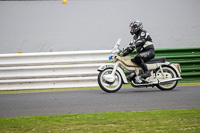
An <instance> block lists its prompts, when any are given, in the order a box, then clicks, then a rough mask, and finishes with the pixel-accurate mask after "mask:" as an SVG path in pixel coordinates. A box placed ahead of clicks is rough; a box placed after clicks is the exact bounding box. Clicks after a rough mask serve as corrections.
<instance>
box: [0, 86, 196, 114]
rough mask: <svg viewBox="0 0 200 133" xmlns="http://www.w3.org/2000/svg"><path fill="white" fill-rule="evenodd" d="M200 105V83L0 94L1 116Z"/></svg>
mask: <svg viewBox="0 0 200 133" xmlns="http://www.w3.org/2000/svg"><path fill="white" fill-rule="evenodd" d="M191 108H200V86H185V87H183V86H178V87H176V88H175V89H174V90H172V91H160V90H158V89H157V88H127V89H121V90H120V91H118V92H116V93H112V94H110V93H106V92H103V91H102V90H78V91H59V92H38V93H20V94H19V93H18V94H17V93H16V94H0V117H15V116H35V115H53V114H75V113H92V112H112V111H144V110H168V109H191Z"/></svg>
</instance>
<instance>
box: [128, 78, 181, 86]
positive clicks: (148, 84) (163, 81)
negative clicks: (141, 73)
mask: <svg viewBox="0 0 200 133" xmlns="http://www.w3.org/2000/svg"><path fill="white" fill-rule="evenodd" d="M181 79H182V78H181V77H178V78H172V79H168V80H162V81H159V80H158V81H157V82H153V83H146V84H135V83H133V82H131V83H132V84H133V85H135V86H137V87H139V86H154V85H156V84H159V83H165V82H172V81H177V80H181Z"/></svg>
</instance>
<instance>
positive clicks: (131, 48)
mask: <svg viewBox="0 0 200 133" xmlns="http://www.w3.org/2000/svg"><path fill="white" fill-rule="evenodd" d="M133 50H134V48H133V47H127V48H126V49H124V51H123V56H126V55H128V54H130V53H131V52H132V51H133Z"/></svg>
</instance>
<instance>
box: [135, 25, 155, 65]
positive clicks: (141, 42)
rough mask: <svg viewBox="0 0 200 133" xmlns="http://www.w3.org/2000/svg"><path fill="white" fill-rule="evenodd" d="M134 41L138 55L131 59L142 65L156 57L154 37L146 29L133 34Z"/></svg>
mask: <svg viewBox="0 0 200 133" xmlns="http://www.w3.org/2000/svg"><path fill="white" fill-rule="evenodd" d="M133 42H134V43H135V47H136V50H137V55H135V57H134V59H132V60H131V61H132V62H134V63H136V64H138V65H141V64H142V63H145V62H147V61H148V60H150V59H152V58H154V57H155V51H154V46H153V42H152V39H151V37H150V35H149V33H148V32H146V31H145V30H144V29H141V30H139V31H138V32H137V33H136V34H133Z"/></svg>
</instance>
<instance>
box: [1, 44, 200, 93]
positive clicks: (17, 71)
mask: <svg viewBox="0 0 200 133" xmlns="http://www.w3.org/2000/svg"><path fill="white" fill-rule="evenodd" d="M110 53H111V50H95V51H71V52H44V53H17V54H0V90H17V89H45V88H68V87H89V86H98V84H97V75H98V72H97V68H98V67H99V66H100V65H102V64H104V63H106V62H108V56H109V55H110ZM133 54H134V53H133ZM133 54H132V55H133ZM163 56H165V57H167V61H169V62H172V63H180V64H181V69H182V73H181V76H182V77H183V80H181V82H191V81H193V82H200V47H195V48H168V49H161V48H160V49H156V57H163Z"/></svg>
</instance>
